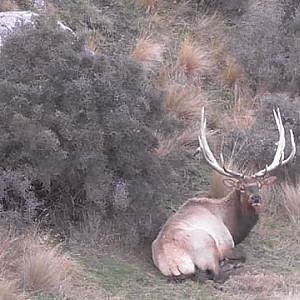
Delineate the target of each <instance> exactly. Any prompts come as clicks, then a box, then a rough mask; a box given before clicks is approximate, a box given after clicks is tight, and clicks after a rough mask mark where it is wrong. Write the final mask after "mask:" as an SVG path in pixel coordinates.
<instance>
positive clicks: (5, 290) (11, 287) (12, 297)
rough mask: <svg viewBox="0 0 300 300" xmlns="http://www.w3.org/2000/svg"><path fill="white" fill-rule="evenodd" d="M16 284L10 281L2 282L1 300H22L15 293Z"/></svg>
mask: <svg viewBox="0 0 300 300" xmlns="http://www.w3.org/2000/svg"><path fill="white" fill-rule="evenodd" d="M15 290H16V286H15V282H13V281H9V280H1V281H0V299H1V300H17V299H21V298H20V297H18V296H17V294H16V293H15Z"/></svg>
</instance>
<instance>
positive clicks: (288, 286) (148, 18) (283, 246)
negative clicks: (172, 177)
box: [80, 1, 300, 300]
mask: <svg viewBox="0 0 300 300" xmlns="http://www.w3.org/2000/svg"><path fill="white" fill-rule="evenodd" d="M150 2H151V1H150ZM166 2H168V1H166ZM169 3H170V1H169ZM99 5H100V4H98V8H99V7H100V9H101V12H102V15H101V13H100V15H98V16H95V15H93V18H94V20H95V22H98V23H99V22H100V25H101V26H100V27H101V28H104V30H105V32H106V33H107V34H106V36H103V35H101V38H102V39H101V43H100V44H101V45H100V47H101V48H102V49H103V50H102V51H105V52H106V53H111V54H112V55H113V54H116V53H129V51H130V49H132V47H133V45H132V43H133V42H134V40H135V39H136V38H137V37H138V36H139V34H140V33H149V31H150V32H151V34H152V36H154V37H156V38H157V37H158V38H161V40H163V41H166V42H167V43H169V45H173V46H174V48H173V49H172V50H170V49H169V50H168V54H167V56H170V57H172V56H173V55H174V53H173V51H174V49H176V47H177V49H178V40H179V39H182V38H183V37H184V36H185V35H186V32H188V30H187V28H188V27H189V26H190V24H189V23H188V22H187V21H186V19H184V18H185V17H186V13H187V14H189V13H190V12H191V11H190V10H189V9H188V7H184V6H182V8H181V11H180V12H179V15H177V16H176V18H181V15H182V20H181V21H182V22H179V23H178V26H176V22H177V21H175V22H174V19H173V21H172V24H170V23H169V22H168V20H167V18H168V16H167V14H166V11H167V10H160V11H159V12H158V13H157V14H155V13H154V14H147V13H145V10H144V9H143V8H140V9H137V7H136V6H134V5H132V1H113V2H111V4H110V5H103V7H101V5H100V6H99ZM97 20H98V21H97ZM98 36H99V35H98ZM124 37H126V38H125V39H124ZM93 43H95V41H94V42H93ZM112 49H113V50H112ZM110 51H112V52H110ZM214 93H215V91H212V94H214ZM218 93H219V95H222V93H223V94H225V95H227V94H228V90H223V91H222V90H221V92H220V90H219V91H218ZM229 95H230V97H231V95H232V94H230V92H229ZM219 101H220V102H221V104H222V101H224V99H222V98H219ZM204 184H206V183H205V182H204ZM199 188H200V189H201V187H199ZM203 188H204V189H207V187H206V186H205V187H203ZM175 207H176V204H175ZM298 245H299V238H298V237H297V232H295V228H293V227H291V225H290V224H289V223H288V221H286V220H282V219H278V218H276V217H272V216H270V215H268V214H264V215H262V217H261V221H260V222H259V224H258V225H257V226H256V227H255V229H254V230H253V232H252V233H251V235H250V236H249V237H248V238H247V239H246V241H244V242H243V244H242V246H243V247H244V249H245V250H246V254H247V261H246V263H245V266H244V267H243V271H242V272H241V274H240V275H236V276H233V277H232V278H231V279H230V280H229V281H227V282H226V283H225V284H223V285H216V284H214V283H213V282H207V283H205V284H199V283H195V282H192V281H186V282H185V283H181V284H174V283H169V282H167V280H166V279H164V278H162V277H161V276H160V274H159V273H158V272H157V271H156V270H155V268H154V267H153V265H152V263H151V261H150V260H149V253H147V254H144V256H147V258H146V259H145V258H143V257H140V258H136V257H133V256H130V255H126V256H125V255H124V254H122V255H121V254H119V252H118V253H117V252H116V251H115V253H114V251H112V252H109V253H108V254H105V255H103V254H102V255H101V256H100V257H97V256H96V255H87V254H85V255H81V257H80V261H81V262H82V265H83V266H84V268H85V269H86V270H87V271H88V272H89V274H91V275H92V276H93V277H94V279H95V282H96V283H97V284H98V285H99V287H101V289H102V288H104V289H105V290H106V292H107V298H108V299H145V300H146V299H292V298H293V295H297V293H298V291H299V290H300V282H299V280H298V277H299V273H300V248H299V246H298ZM146 252H147V251H146ZM102 297H103V296H102ZM294 297H295V299H297V296H294ZM96 298H97V297H96ZM96 298H95V299H96ZM99 299H101V296H99Z"/></svg>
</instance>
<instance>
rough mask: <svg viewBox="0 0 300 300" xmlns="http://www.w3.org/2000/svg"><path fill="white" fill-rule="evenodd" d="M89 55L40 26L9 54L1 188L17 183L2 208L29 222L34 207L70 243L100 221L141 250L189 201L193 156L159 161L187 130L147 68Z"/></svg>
mask: <svg viewBox="0 0 300 300" xmlns="http://www.w3.org/2000/svg"><path fill="white" fill-rule="evenodd" d="M24 41H26V42H24ZM83 49H84V42H83V40H81V39H78V38H76V37H75V36H74V35H73V34H70V33H65V32H63V31H61V30H60V29H59V28H57V25H55V22H52V21H49V20H46V21H42V20H37V21H36V26H35V28H31V27H30V26H29V25H28V26H27V27H23V28H20V29H19V30H18V32H17V33H16V34H15V35H14V36H12V37H11V38H10V39H9V40H8V41H7V42H6V43H5V45H4V47H3V49H2V50H1V51H2V53H1V54H2V55H1V60H0V95H1V102H0V106H1V112H0V114H1V117H0V120H1V121H0V130H1V135H0V139H1V142H0V145H1V153H0V163H1V172H0V179H1V180H0V182H8V183H7V184H9V182H12V181H13V182H14V184H10V185H9V186H10V189H12V191H13V193H12V194H8V193H6V194H5V193H4V192H2V195H5V196H2V198H4V199H9V200H5V201H6V202H9V203H10V207H7V208H6V210H8V211H15V212H18V213H19V214H20V215H21V216H22V215H23V214H24V213H25V212H27V211H29V208H28V207H31V203H34V212H35V215H34V217H33V219H37V220H39V221H40V222H41V220H44V221H45V222H44V223H45V224H47V226H49V225H50V226H54V227H55V228H59V229H60V230H63V231H64V232H65V233H68V230H69V228H70V224H78V222H81V221H82V220H84V217H85V216H86V215H88V214H89V213H88V212H89V211H93V212H96V213H97V214H98V217H99V220H100V221H101V222H103V226H104V224H106V225H107V224H109V223H110V224H113V226H110V227H113V228H114V230H117V231H118V232H120V233H121V234H122V238H124V240H125V237H127V238H128V237H129V244H130V245H132V246H134V245H135V244H136V243H138V242H139V241H141V240H142V239H144V238H149V237H153V234H155V233H156V231H157V229H158V228H159V227H160V226H161V224H162V222H163V221H164V219H165V216H166V214H167V210H166V209H165V207H166V203H165V201H168V200H169V199H171V198H172V199H173V201H178V200H179V199H181V198H182V195H183V193H186V190H185V189H184V185H183V180H184V179H183V178H182V179H181V174H183V171H184V165H183V163H184V162H185V161H186V157H185V155H184V154H183V153H182V152H180V150H177V151H176V152H174V151H173V152H172V153H170V154H169V155H167V156H166V157H164V158H159V157H158V156H157V155H156V153H155V148H156V147H157V145H158V142H157V138H156V136H157V134H160V135H162V136H167V135H168V134H170V132H173V130H174V128H177V127H179V126H180V124H177V123H175V122H174V121H171V120H169V119H167V114H166V113H165V111H164V108H163V105H162V103H163V101H162V100H163V98H164V95H163V94H162V93H161V92H159V91H158V90H156V89H155V88H153V87H152V86H151V85H150V84H149V82H148V78H147V73H145V72H144V69H143V68H142V66H141V65H140V64H138V63H136V62H134V61H133V60H131V59H129V58H127V57H123V56H119V57H113V58H112V57H107V56H105V55H95V56H90V55H89V54H87V53H85V52H84V51H83ZM7 70H9V72H8V71H7ZM6 177H8V178H9V180H8V181H7V180H6ZM13 178H16V180H12V179H13ZM5 197H6V198H5ZM22 203H23V204H22ZM24 203H25V204H24ZM21 219H22V218H21ZM23 219H24V218H23Z"/></svg>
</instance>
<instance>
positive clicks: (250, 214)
mask: <svg viewBox="0 0 300 300" xmlns="http://www.w3.org/2000/svg"><path fill="white" fill-rule="evenodd" d="M224 201H225V203H226V205H225V207H226V208H225V211H224V214H223V216H222V219H223V222H224V224H225V225H226V227H227V228H228V230H229V231H230V233H231V235H232V238H233V240H234V243H235V244H239V243H240V242H242V241H243V240H244V239H245V238H246V237H247V235H248V234H249V232H250V231H251V229H252V228H253V227H254V225H255V224H256V223H257V221H258V214H257V213H256V211H255V209H254V208H253V207H252V206H251V205H250V204H249V203H248V200H247V199H246V197H245V195H244V193H241V191H240V190H233V191H232V192H231V193H230V194H228V195H227V196H226V197H225V198H224Z"/></svg>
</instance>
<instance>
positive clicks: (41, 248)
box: [0, 228, 101, 299]
mask: <svg viewBox="0 0 300 300" xmlns="http://www.w3.org/2000/svg"><path fill="white" fill-rule="evenodd" d="M0 239H1V244H0V274H1V278H0V299H29V298H28V297H29V296H30V297H31V296H33V295H37V294H39V293H45V294H49V295H53V296H56V297H61V298H64V297H66V298H68V299H96V298H91V297H92V296H91V295H92V294H93V293H94V294H95V287H94V288H92V284H91V283H85V282H84V280H83V279H84V278H88V276H87V275H86V274H85V272H84V271H83V270H82V269H81V267H80V266H79V265H78V263H77V262H76V261H75V260H73V259H72V258H70V257H68V255H66V254H65V253H63V252H62V250H61V248H60V247H59V246H53V245H51V244H50V243H48V242H46V241H45V240H44V239H42V238H41V237H39V236H38V235H37V234H35V233H33V234H31V235H30V236H29V235H20V236H16V235H15V234H13V233H10V232H7V231H6V230H4V229H2V228H1V229H0ZM92 292H93V293H92ZM97 294H99V297H100V295H101V291H99V290H98V291H97ZM30 299H31V298H30ZM97 299H100V298H97Z"/></svg>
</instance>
